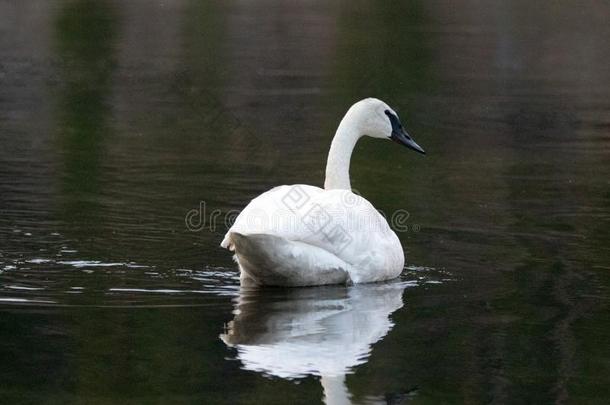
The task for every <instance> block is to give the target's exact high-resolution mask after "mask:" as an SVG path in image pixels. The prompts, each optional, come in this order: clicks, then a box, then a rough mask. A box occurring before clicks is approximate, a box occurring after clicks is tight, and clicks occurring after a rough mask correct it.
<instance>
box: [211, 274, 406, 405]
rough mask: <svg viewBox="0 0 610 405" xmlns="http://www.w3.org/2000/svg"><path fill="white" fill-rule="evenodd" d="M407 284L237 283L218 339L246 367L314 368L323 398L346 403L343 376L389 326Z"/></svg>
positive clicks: (272, 371)
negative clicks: (277, 287) (272, 286)
mask: <svg viewBox="0 0 610 405" xmlns="http://www.w3.org/2000/svg"><path fill="white" fill-rule="evenodd" d="M407 285H408V284H407V283H404V282H391V283H383V284H378V285H358V286H353V287H348V288H346V287H340V286H338V287H323V288H305V289H293V290H282V291H281V292H279V293H278V292H270V291H268V290H256V289H248V288H243V289H242V290H241V291H240V294H239V297H238V298H237V299H236V305H235V310H234V311H233V312H234V313H235V318H234V319H233V320H232V321H231V322H230V323H229V325H228V331H227V332H226V333H225V334H223V335H221V339H222V340H223V342H225V343H226V344H227V345H228V346H230V347H235V348H236V349H237V358H238V359H239V361H241V363H242V364H243V367H244V369H246V370H252V371H257V372H259V373H264V374H267V375H271V376H277V377H281V378H288V379H293V378H303V377H306V376H309V375H313V376H319V377H320V382H321V384H322V387H323V388H324V397H325V401H326V403H327V404H329V405H332V404H348V403H350V394H349V390H348V388H347V386H346V384H345V376H346V375H347V374H349V373H351V372H353V370H354V367H356V366H358V365H360V364H364V363H366V361H367V359H368V357H369V355H370V352H371V349H372V345H374V344H375V343H376V342H378V341H379V340H381V339H383V337H384V336H385V335H387V333H388V332H389V331H390V329H391V328H392V326H393V323H392V321H391V320H390V318H389V317H390V315H391V314H392V313H393V312H394V311H396V310H397V309H399V308H401V307H402V305H403V302H402V293H403V290H404V289H405V288H406V286H407Z"/></svg>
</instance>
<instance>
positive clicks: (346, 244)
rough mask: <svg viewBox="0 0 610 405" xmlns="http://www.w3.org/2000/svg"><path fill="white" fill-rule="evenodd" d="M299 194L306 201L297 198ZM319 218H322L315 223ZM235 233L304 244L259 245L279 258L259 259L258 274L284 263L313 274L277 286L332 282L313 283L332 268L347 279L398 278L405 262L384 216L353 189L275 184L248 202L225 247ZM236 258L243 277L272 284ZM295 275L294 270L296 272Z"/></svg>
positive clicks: (362, 281)
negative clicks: (265, 235)
mask: <svg viewBox="0 0 610 405" xmlns="http://www.w3.org/2000/svg"><path fill="white" fill-rule="evenodd" d="M298 197H301V198H303V199H304V200H303V201H298V200H297V199H298ZM295 200H297V201H296V202H295ZM317 218H321V219H320V220H319V221H317V222H316V219H317ZM232 233H237V234H238V235H239V234H241V235H244V236H245V237H246V238H247V237H248V235H260V234H267V235H273V236H275V237H279V238H282V239H284V240H286V241H293V242H299V243H300V245H291V244H289V243H277V244H276V245H273V244H269V243H267V244H262V243H261V244H260V245H259V246H258V249H259V251H261V252H266V253H270V254H269V255H268V256H274V258H275V259H276V260H273V259H274V258H271V259H270V260H268V261H267V262H260V261H259V263H257V264H258V265H259V267H261V270H260V271H259V273H262V272H268V271H270V269H271V270H273V269H274V268H278V270H277V271H279V272H281V271H282V267H286V268H291V267H296V268H298V269H300V270H301V272H305V273H308V274H310V275H313V277H309V279H310V281H311V282H310V283H306V284H304V283H302V282H299V283H290V281H289V280H278V283H277V284H279V285H313V284H333V283H330V282H319V283H315V274H316V272H320V273H322V272H323V271H328V269H333V268H339V269H341V270H343V271H346V272H347V273H348V275H349V279H346V280H344V281H345V282H349V281H351V282H354V283H364V282H372V281H380V280H387V279H391V278H394V277H397V276H398V275H399V274H400V272H401V271H402V268H403V265H404V255H403V251H402V247H401V245H400V241H399V240H398V237H397V236H396V234H395V233H394V232H393V231H392V230H391V229H390V227H389V226H388V224H387V222H386V220H385V218H384V217H383V216H382V215H381V214H380V213H379V212H378V211H377V210H376V209H375V208H374V207H373V206H372V205H371V203H369V202H368V201H367V200H366V199H364V198H363V197H361V196H359V195H357V194H354V193H352V192H351V191H349V190H322V189H321V188H318V187H313V186H308V185H302V184H298V185H292V186H280V187H276V188H274V189H272V190H269V191H267V192H266V193H263V194H261V195H260V196H258V197H256V198H255V199H254V200H252V201H251V202H250V204H248V206H246V208H245V209H244V210H243V211H242V212H241V214H240V215H239V216H238V217H237V219H236V221H235V223H234V224H233V226H232V227H231V229H230V230H229V232H227V235H226V236H225V239H224V240H223V241H222V244H221V246H223V247H225V248H229V247H230V245H235V242H236V241H233V240H232ZM253 238H254V236H253ZM253 243H256V242H253ZM237 247H239V244H238V246H237ZM308 247H310V249H309V250H308V249H307V248H308ZM233 248H236V246H233ZM252 250H256V248H255V249H252ZM321 250H322V251H321ZM274 251H275V255H274ZM236 256H237V261H238V263H239V264H240V267H241V270H242V272H243V273H244V274H243V275H242V276H243V277H246V276H249V277H250V278H253V279H254V281H255V282H257V283H259V284H273V283H271V282H269V280H268V276H267V277H265V279H266V281H267V282H264V283H263V280H262V279H261V278H262V277H261V276H260V275H259V276H258V277H257V274H256V272H257V270H256V269H252V267H251V266H248V265H246V263H245V261H246V260H245V259H246V258H245V257H243V256H242V255H241V254H240V252H239V249H238V248H237V249H236ZM336 259H340V260H336ZM280 260H281V261H280ZM342 262H344V263H346V264H347V265H346V266H343V267H341V266H340V265H339V264H340V263H342ZM242 264H243V265H242ZM263 264H264V265H266V266H262V265H263ZM244 265H245V266H244ZM244 267H245V268H244ZM314 268H315V270H314ZM297 273H298V272H296V271H295V272H294V273H293V274H295V275H296V274H297ZM295 278H296V277H295ZM299 278H300V279H302V278H303V277H302V276H301V277H299ZM333 280H334V279H333ZM320 281H325V280H320ZM335 283H336V282H335Z"/></svg>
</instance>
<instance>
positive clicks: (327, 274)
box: [223, 232, 351, 286]
mask: <svg viewBox="0 0 610 405" xmlns="http://www.w3.org/2000/svg"><path fill="white" fill-rule="evenodd" d="M228 239H229V240H228V241H227V242H228V243H226V245H227V246H228V247H233V248H234V250H235V256H236V259H237V262H238V264H239V267H240V270H241V272H242V279H250V280H251V281H253V282H254V283H255V284H258V285H274V286H306V285H323V284H344V283H349V282H350V277H349V273H350V270H351V266H350V265H349V264H348V263H346V262H344V261H343V260H341V259H339V258H338V257H337V256H335V255H333V254H332V253H330V252H328V251H326V250H324V249H321V248H319V247H316V246H313V245H309V244H307V243H303V242H297V241H290V240H288V239H285V238H282V237H279V236H274V235H269V234H250V235H244V234H241V233H238V232H231V233H230V234H229V235H228ZM223 242H224V241H223Z"/></svg>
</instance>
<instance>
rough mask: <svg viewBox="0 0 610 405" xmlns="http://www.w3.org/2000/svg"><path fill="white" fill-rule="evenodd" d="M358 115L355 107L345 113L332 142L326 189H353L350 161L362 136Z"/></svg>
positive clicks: (325, 182) (327, 167)
mask: <svg viewBox="0 0 610 405" xmlns="http://www.w3.org/2000/svg"><path fill="white" fill-rule="evenodd" d="M356 115H357V114H356V111H354V109H350V110H349V111H348V112H347V114H345V117H343V119H342V120H341V123H339V128H337V132H336V133H335V137H334V138H333V141H332V143H331V144H330V151H329V152H328V160H327V161H326V180H325V181H324V189H325V190H332V189H344V190H351V189H352V187H351V184H350V181H349V162H350V159H351V157H352V151H353V150H354V146H356V142H358V139H360V137H361V136H362V135H361V133H360V131H359V128H358V119H357V117H356Z"/></svg>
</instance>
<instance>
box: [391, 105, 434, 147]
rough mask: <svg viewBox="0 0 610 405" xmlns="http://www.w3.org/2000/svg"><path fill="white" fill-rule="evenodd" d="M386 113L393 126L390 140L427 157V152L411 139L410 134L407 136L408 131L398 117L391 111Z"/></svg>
mask: <svg viewBox="0 0 610 405" xmlns="http://www.w3.org/2000/svg"><path fill="white" fill-rule="evenodd" d="M385 113H386V115H387V116H388V118H389V119H390V123H391V124H392V135H391V136H390V139H391V140H393V141H394V142H397V143H399V144H401V145H404V146H406V147H407V148H409V149H413V150H414V151H415V152H419V153H421V154H422V155H425V154H426V151H424V150H423V149H422V148H421V146H419V145H418V144H417V143H416V142H415V141H414V140H413V138H411V137H410V136H409V134H407V131H405V129H404V128H403V127H402V124H401V123H400V121H399V120H398V117H397V116H396V115H394V114H392V113H391V112H390V111H386V112H385Z"/></svg>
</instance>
